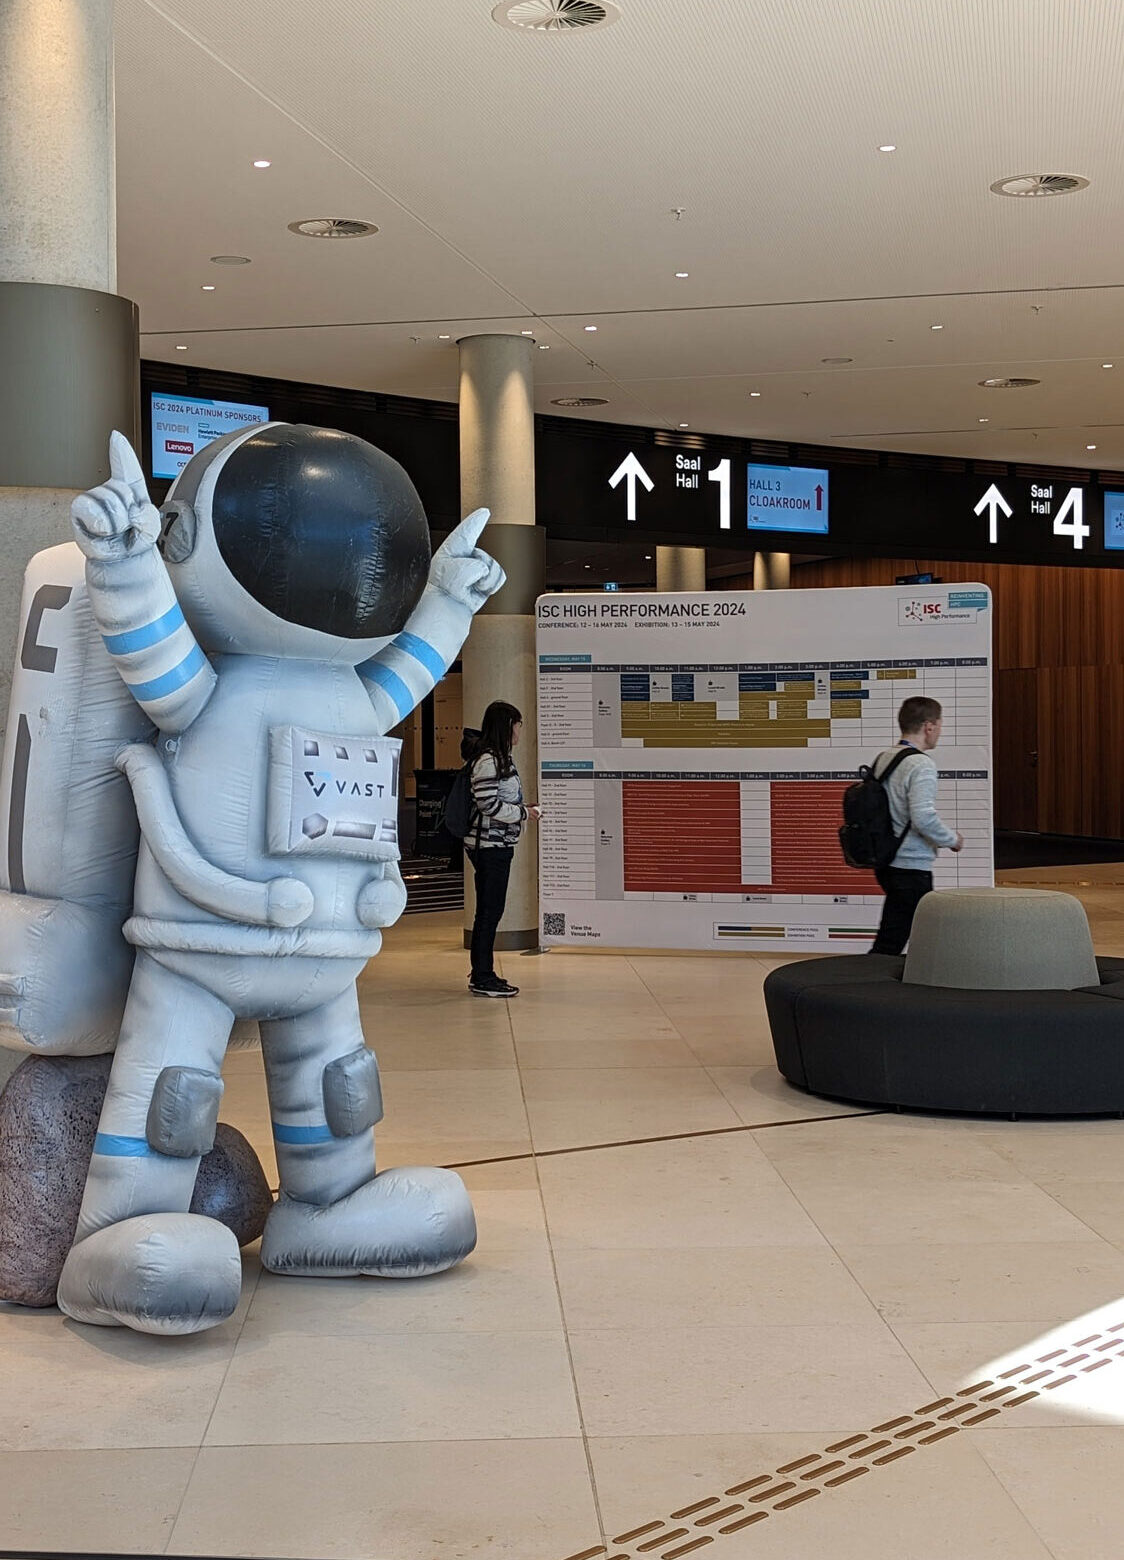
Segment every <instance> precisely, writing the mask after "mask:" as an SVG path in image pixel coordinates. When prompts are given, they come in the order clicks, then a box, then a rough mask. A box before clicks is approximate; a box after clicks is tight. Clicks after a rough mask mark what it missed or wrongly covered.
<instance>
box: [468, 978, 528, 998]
mask: <svg viewBox="0 0 1124 1560" xmlns="http://www.w3.org/2000/svg"><path fill="white" fill-rule="evenodd" d="M468 989H469V991H471V993H472V995H473V996H474V997H517V996H518V995H519V987H518V986H509V985H508V983H507V981H506V980H501V979H500V978H499V976H498V975H485V976H483V977H482V978H481V979H480V980H474V979H473V978H472V977H471V976H469V981H468Z"/></svg>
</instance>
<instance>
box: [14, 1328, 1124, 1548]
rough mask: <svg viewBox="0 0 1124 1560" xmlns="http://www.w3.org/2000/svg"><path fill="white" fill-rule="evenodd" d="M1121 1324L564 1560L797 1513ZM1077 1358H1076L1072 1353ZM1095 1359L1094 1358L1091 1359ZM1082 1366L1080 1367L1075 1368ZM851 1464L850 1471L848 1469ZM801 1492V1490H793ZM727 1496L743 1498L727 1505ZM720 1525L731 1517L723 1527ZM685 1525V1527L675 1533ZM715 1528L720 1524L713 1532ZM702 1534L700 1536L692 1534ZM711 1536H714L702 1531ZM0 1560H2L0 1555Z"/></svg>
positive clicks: (984, 1411)
mask: <svg viewBox="0 0 1124 1560" xmlns="http://www.w3.org/2000/svg"><path fill="white" fill-rule="evenodd" d="M1121 1335H1124V1321H1120V1322H1114V1323H1113V1325H1112V1326H1111V1327H1106V1328H1105V1330H1104V1332H1100V1333H1092V1334H1091V1335H1090V1336H1089V1337H1087V1338H1079V1339H1077V1341H1076V1342H1074V1343H1071V1344H1070V1345H1069V1346H1068V1348H1065V1349H1051V1350H1050V1352H1049V1353H1048V1354H1042V1355H1039V1356H1038V1357H1037V1358H1036V1359H1033V1360H1024V1361H1023V1363H1022V1364H1021V1365H1016V1366H1014V1367H1013V1368H1012V1369H1011V1370H1005V1371H1001V1372H1000V1374H999V1375H998V1376H997V1377H996V1378H994V1379H992V1378H991V1377H989V1378H988V1379H987V1380H986V1381H977V1382H975V1383H974V1384H973V1385H972V1386H970V1387H961V1388H960V1389H959V1390H958V1391H957V1392H955V1393H954V1394H953V1395H952V1396H951V1397H942V1398H937V1399H936V1400H935V1401H934V1402H932V1403H925V1404H923V1405H922V1406H921V1407H920V1408H916V1409H914V1411H913V1413H912V1414H899V1415H898V1417H897V1418H896V1419H887V1420H885V1421H883V1423H882V1424H878V1425H874V1426H872V1428H871V1429H870V1430H867V1431H863V1432H861V1433H859V1434H856V1435H850V1436H847V1437H846V1439H844V1440H842V1441H833V1442H832V1444H831V1445H830V1446H826V1447H824V1448H823V1449H822V1450H820V1451H814V1452H809V1453H807V1454H806V1455H805V1456H804V1457H798V1458H796V1459H795V1460H794V1461H793V1462H787V1463H784V1464H783V1466H781V1467H779V1468H774V1469H773V1470H772V1471H771V1472H766V1473H758V1474H755V1475H754V1476H753V1477H752V1478H748V1479H743V1480H742V1481H741V1482H740V1483H738V1484H731V1485H730V1486H729V1487H728V1488H727V1489H725V1490H723V1491H722V1492H721V1493H720V1494H717V1495H707V1496H704V1497H703V1498H702V1499H699V1500H696V1501H693V1502H692V1503H691V1504H690V1505H689V1506H681V1507H679V1508H678V1510H676V1511H672V1512H670V1513H669V1514H668V1516H667V1517H659V1518H656V1519H655V1520H654V1521H651V1522H645V1523H644V1524H643V1525H642V1526H640V1527H635V1528H631V1529H629V1531H628V1532H627V1533H620V1534H618V1535H617V1537H616V1538H614V1539H613V1540H612V1544H613V1551H612V1553H610V1551H609V1550H608V1548H606V1546H605V1545H604V1544H599V1545H596V1546H595V1547H594V1548H592V1549H583V1550H581V1551H580V1553H578V1554H573V1555H567V1556H566V1560H598V1557H600V1556H605V1557H606V1560H681V1557H682V1556H684V1555H688V1554H692V1553H694V1552H695V1551H696V1550H699V1549H702V1548H704V1547H705V1546H707V1545H710V1544H713V1543H714V1542H715V1541H716V1540H717V1539H718V1538H719V1537H722V1536H725V1535H727V1534H730V1533H740V1532H742V1531H743V1530H744V1529H745V1528H747V1527H750V1526H752V1525H753V1524H754V1523H758V1522H766V1521H768V1520H769V1519H770V1517H773V1516H777V1515H780V1514H782V1513H784V1512H786V1511H791V1510H793V1509H794V1508H795V1507H798V1506H802V1505H804V1504H805V1503H806V1502H808V1501H810V1500H814V1499H815V1498H816V1497H817V1496H818V1495H826V1494H829V1493H830V1492H831V1491H832V1490H836V1489H839V1488H841V1487H842V1486H844V1485H846V1484H850V1483H851V1482H852V1481H853V1480H855V1479H861V1478H862V1477H863V1475H864V1474H868V1473H873V1472H874V1471H875V1469H877V1468H885V1467H889V1466H891V1465H892V1464H894V1463H896V1462H900V1461H901V1459H902V1458H904V1457H910V1456H912V1455H913V1453H914V1452H918V1451H921V1450H922V1449H923V1448H925V1447H928V1446H934V1445H936V1444H938V1443H939V1442H941V1441H944V1440H947V1438H948V1437H949V1436H952V1435H959V1434H960V1433H961V1432H962V1431H963V1430H964V1429H965V1428H966V1427H967V1426H969V1425H979V1424H984V1423H985V1422H987V1421H988V1420H991V1419H996V1418H998V1417H999V1416H1000V1414H1002V1413H1004V1412H1005V1411H1006V1410H1007V1409H1010V1408H1018V1407H1020V1406H1021V1405H1022V1404H1023V1403H1029V1402H1030V1401H1031V1400H1032V1399H1033V1398H1036V1397H1041V1395H1042V1393H1044V1392H1053V1391H1056V1390H1057V1388H1058V1387H1064V1386H1065V1385H1066V1384H1067V1383H1068V1382H1072V1381H1076V1380H1077V1378H1078V1376H1079V1375H1080V1374H1082V1373H1084V1372H1088V1371H1091V1370H1101V1369H1103V1367H1104V1366H1106V1365H1111V1364H1112V1363H1113V1361H1114V1360H1118V1359H1121V1358H1122V1357H1124V1336H1121ZM1077 1350H1082V1351H1084V1352H1081V1353H1077V1352H1075V1351H1077ZM1098 1356H1100V1357H1099V1358H1098ZM1084 1361H1089V1363H1088V1364H1085V1363H1083V1362H1084ZM1012 1393H1013V1394H1014V1396H1011V1394H1012ZM850 1464H854V1466H850ZM801 1485H804V1486H805V1487H804V1488H801ZM735 1496H743V1497H744V1499H741V1500H735V1499H734V1497H735ZM727 1518H734V1519H735V1520H733V1521H727V1520H726V1519H727ZM684 1523H689V1526H683V1524H684ZM719 1524H721V1525H720V1526H719ZM700 1529H702V1531H701V1532H700V1531H699V1530H700ZM708 1529H713V1530H714V1531H707V1530H708ZM0 1560H2V1556H0Z"/></svg>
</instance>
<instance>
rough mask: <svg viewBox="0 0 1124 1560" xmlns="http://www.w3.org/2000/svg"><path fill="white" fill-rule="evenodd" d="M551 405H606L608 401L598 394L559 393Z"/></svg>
mask: <svg viewBox="0 0 1124 1560" xmlns="http://www.w3.org/2000/svg"><path fill="white" fill-rule="evenodd" d="M550 404H551V406H608V404H609V403H608V401H606V400H605V398H604V396H600V395H560V396H559V397H558V399H557V401H551V403H550Z"/></svg>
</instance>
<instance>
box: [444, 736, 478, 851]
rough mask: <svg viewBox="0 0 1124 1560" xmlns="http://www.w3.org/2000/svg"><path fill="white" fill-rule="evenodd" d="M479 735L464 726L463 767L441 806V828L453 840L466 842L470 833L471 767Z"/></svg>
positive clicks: (462, 741) (472, 809)
mask: <svg viewBox="0 0 1124 1560" xmlns="http://www.w3.org/2000/svg"><path fill="white" fill-rule="evenodd" d="M479 745H480V733H479V732H478V731H477V730H476V729H475V728H474V727H472V726H466V727H465V728H464V731H463V732H462V734H461V757H462V758H463V759H464V760H465V762H464V765H463V766H462V767H461V768H460V769H458V771H457V775H456V779H455V780H454V781H453V783H452V785H451V786H450V787H449V794H448V796H446V798H445V800H444V802H443V803H442V806H441V827H442V828H443V829H444V830H445V832H446V834H451V835H452V837H453V839H455V840H466V839H467V838H468V836H469V834H470V833H471V831H472V826H473V814H474V813H475V811H476V808H475V807H474V806H473V802H472V778H471V777H472V766H473V763H474V762H475V760H476V755H477V753H478V752H479Z"/></svg>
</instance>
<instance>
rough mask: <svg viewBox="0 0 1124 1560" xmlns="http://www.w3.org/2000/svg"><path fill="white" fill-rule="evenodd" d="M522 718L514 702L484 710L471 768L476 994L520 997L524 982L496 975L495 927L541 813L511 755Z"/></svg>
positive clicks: (469, 840) (468, 840) (472, 985)
mask: <svg viewBox="0 0 1124 1560" xmlns="http://www.w3.org/2000/svg"><path fill="white" fill-rule="evenodd" d="M522 731H523V717H522V715H520V713H519V711H518V710H517V709H516V708H515V706H514V705H513V704H504V703H503V701H502V700H500V699H497V700H496V701H495V702H494V703H492V704H489V706H488V708H487V709H486V710H485V711H484V719H483V721H482V723H481V729H480V740H479V742H478V743H477V747H476V755H475V757H474V758H473V760H472V767H471V769H470V770H469V784H470V786H471V789H472V822H471V825H470V827H469V831H468V834H467V835H466V836H465V842H464V843H465V848H466V849H467V851H468V859H469V860H470V861H471V862H472V870H473V875H474V880H475V883H476V918H475V920H474V921H473V923H472V973H471V974H470V975H469V977H468V989H469V991H471V992H472V994H473V996H475V997H516V996H518V995H519V987H518V986H511V985H509V984H508V982H507V981H506V980H501V979H500V977H499V976H498V975H497V974H496V971H495V966H494V964H493V956H494V952H495V945H496V929H497V927H498V926H499V924H500V921H501V919H502V917H503V911H504V905H505V904H506V903H507V883H508V879H509V877H510V876H511V858H512V856H513V855H514V854H515V846H516V845H517V844H518V841H519V836H520V835H521V834H522V832H523V825H524V823H525V822H526V820H527V819H528V818H534V819H536V820H537V819H538V818H540V817H541V816H542V810H541V808H539V807H528V806H526V805H525V803H524V801H523V786H522V784H521V783H520V780H519V771H518V770H517V769H516V767H515V762H514V760H513V759H512V756H511V750H512V748H514V747H515V746H516V745H517V744H518V742H519V738H520V736H521V735H522Z"/></svg>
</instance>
